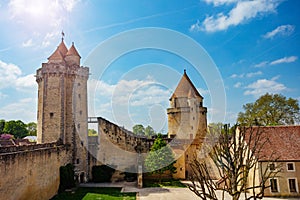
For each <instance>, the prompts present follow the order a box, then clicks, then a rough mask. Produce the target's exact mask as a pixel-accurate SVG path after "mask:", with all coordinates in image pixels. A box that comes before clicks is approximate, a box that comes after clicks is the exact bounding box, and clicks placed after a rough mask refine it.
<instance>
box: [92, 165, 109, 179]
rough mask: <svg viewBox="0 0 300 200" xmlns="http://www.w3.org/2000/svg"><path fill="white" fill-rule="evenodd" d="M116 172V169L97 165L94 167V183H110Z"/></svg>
mask: <svg viewBox="0 0 300 200" xmlns="http://www.w3.org/2000/svg"><path fill="white" fill-rule="evenodd" d="M114 172H115V169H114V168H111V167H110V166H107V165H100V166H98V165H95V166H93V167H92V177H93V182H95V183H103V182H110V179H111V177H112V175H113V173H114Z"/></svg>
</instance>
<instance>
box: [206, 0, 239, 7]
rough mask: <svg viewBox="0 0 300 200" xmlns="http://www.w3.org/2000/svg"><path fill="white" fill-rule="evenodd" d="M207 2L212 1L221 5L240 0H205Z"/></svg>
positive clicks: (215, 4)
mask: <svg viewBox="0 0 300 200" xmlns="http://www.w3.org/2000/svg"><path fill="white" fill-rule="evenodd" d="M204 1H205V2H206V3H208V4H209V3H212V4H214V6H220V5H224V4H230V3H235V2H238V0H204Z"/></svg>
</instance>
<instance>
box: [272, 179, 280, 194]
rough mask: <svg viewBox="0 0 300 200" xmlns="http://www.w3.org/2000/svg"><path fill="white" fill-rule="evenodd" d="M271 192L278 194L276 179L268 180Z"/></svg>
mask: <svg viewBox="0 0 300 200" xmlns="http://www.w3.org/2000/svg"><path fill="white" fill-rule="evenodd" d="M270 185H271V192H278V185H277V179H270Z"/></svg>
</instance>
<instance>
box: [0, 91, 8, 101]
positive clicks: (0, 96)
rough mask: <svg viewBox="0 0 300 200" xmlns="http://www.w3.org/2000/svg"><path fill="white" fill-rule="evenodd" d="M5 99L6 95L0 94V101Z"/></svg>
mask: <svg viewBox="0 0 300 200" xmlns="http://www.w3.org/2000/svg"><path fill="white" fill-rule="evenodd" d="M6 97H7V95H6V94H3V93H2V92H0V100H1V99H4V98H6Z"/></svg>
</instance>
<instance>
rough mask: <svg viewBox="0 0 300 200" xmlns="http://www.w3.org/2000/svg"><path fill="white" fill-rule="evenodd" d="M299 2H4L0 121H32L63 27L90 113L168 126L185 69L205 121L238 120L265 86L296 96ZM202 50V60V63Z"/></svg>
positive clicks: (0, 14) (126, 123) (0, 39)
mask: <svg viewBox="0 0 300 200" xmlns="http://www.w3.org/2000/svg"><path fill="white" fill-rule="evenodd" d="M299 7H300V2H299V1H292V0H251V1H250V0H191V1H179V0H174V1H161V0H154V1H145V0H128V1H122V0H116V1H104V0H100V1H91V0H56V1H51V0H41V1H34V0H4V1H1V2H0V26H1V31H0V36H1V37H0V119H5V120H12V119H21V120H22V121H24V122H30V121H36V118H37V117H36V113H37V83H36V82H35V77H34V75H35V72H36V70H37V69H38V68H40V67H41V63H43V62H47V58H48V57H49V56H50V55H51V54H52V53H53V52H54V51H55V49H56V47H57V45H58V44H59V43H60V42H61V37H62V35H61V33H62V30H63V32H64V34H65V36H64V41H65V44H66V46H67V48H70V47H71V44H72V42H74V43H75V47H76V49H77V50H78V53H79V54H80V56H81V64H82V65H84V66H86V65H87V66H88V67H90V73H91V76H90V79H89V81H88V91H89V96H88V98H89V115H90V116H101V117H104V118H106V119H108V120H110V121H113V122H115V123H117V124H119V125H121V126H123V125H124V126H125V127H126V128H129V129H131V127H132V125H134V124H137V123H142V124H144V125H148V124H150V125H151V126H153V127H154V128H155V129H156V131H161V132H166V131H167V118H166V117H167V116H166V108H167V107H168V106H169V98H170V96H171V94H172V93H173V91H174V89H175V88H176V85H177V84H178V82H179V80H180V78H181V76H182V74H183V71H184V69H186V70H187V74H188V76H189V77H190V79H191V81H192V82H193V83H194V85H195V87H196V88H197V89H198V91H199V93H200V94H201V95H202V96H203V97H204V106H206V107H208V122H226V123H228V122H229V123H234V122H235V120H236V117H237V114H238V112H240V111H242V106H243V105H244V104H246V103H249V102H254V101H255V100H256V99H257V98H259V96H261V95H263V94H265V93H266V92H269V93H280V94H283V95H285V96H286V97H292V98H295V99H298V100H299V99H300V89H299V82H300V69H299V67H300V66H299V46H300V35H299V27H300V20H299V19H300V14H299V13H300V12H299ZM157 30H158V33H157V32H156V31H157ZM156 33H157V35H156ZM134 34H136V35H134ZM145 38H146V39H147V40H146V41H145ZM189 42H192V43H194V44H195V46H197V47H199V48H198V49H197V48H193V47H194V46H193V45H192V44H191V46H190V47H191V48H189V46H188V45H187V44H188V43H189ZM134 45H136V46H134ZM101 47H105V48H106V49H105V50H103V49H102V50H101V49H100V50H99V48H101ZM123 48H124V51H123V50H122V49H123ZM121 50H122V51H121ZM198 50H199V52H198ZM113 55H114V56H115V57H113ZM197 55H198V57H199V58H203V59H202V60H206V61H203V62H202V63H199V65H198V64H197V62H196V61H195V62H194V60H193V59H196V60H197ZM110 56H111V57H110ZM189 56H190V57H189ZM193 56H194V57H193ZM195 57H196V58H195ZM108 58H114V59H112V60H108ZM104 61H105V62H104ZM105 63H107V64H106V65H105ZM195 63H196V64H195ZM212 68H215V69H214V72H211V73H210V70H211V69H212ZM207 74H209V75H207ZM213 81H215V82H216V83H217V84H213ZM217 86H218V87H217ZM223 93H224V99H223V97H222V95H221V97H222V98H219V96H218V95H217V94H223ZM218 101H222V102H221V105H222V107H224V111H225V113H223V111H221V109H220V106H217V105H219V104H220V103H219V102H218ZM212 114H213V115H214V116H212Z"/></svg>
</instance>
